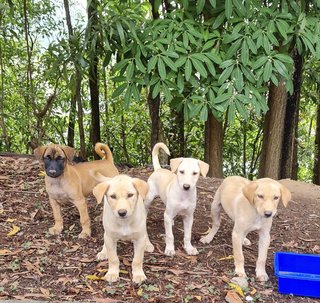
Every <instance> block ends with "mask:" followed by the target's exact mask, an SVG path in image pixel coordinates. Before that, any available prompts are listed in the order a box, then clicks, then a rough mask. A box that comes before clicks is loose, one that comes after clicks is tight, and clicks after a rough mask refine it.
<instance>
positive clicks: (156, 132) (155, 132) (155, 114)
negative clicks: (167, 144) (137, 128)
mask: <svg viewBox="0 0 320 303" xmlns="http://www.w3.org/2000/svg"><path fill="white" fill-rule="evenodd" d="M148 106H149V113H150V118H151V140H150V144H151V148H153V146H154V145H155V144H156V143H157V142H159V141H160V116H159V112H160V95H158V96H157V97H156V98H155V99H153V98H152V93H151V91H150V90H149V93H148Z"/></svg>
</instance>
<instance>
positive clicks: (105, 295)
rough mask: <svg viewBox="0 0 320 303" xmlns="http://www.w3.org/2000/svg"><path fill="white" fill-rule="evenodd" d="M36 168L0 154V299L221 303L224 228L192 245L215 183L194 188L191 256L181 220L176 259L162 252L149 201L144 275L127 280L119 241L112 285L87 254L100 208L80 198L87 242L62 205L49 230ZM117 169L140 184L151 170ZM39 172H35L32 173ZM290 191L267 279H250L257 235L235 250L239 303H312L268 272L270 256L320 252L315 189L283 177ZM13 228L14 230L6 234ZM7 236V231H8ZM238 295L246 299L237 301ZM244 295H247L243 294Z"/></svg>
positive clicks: (98, 241) (158, 223)
mask: <svg viewBox="0 0 320 303" xmlns="http://www.w3.org/2000/svg"><path fill="white" fill-rule="evenodd" d="M40 171H41V167H40V165H39V163H38V161H36V160H34V159H33V158H23V157H12V156H11V157H0V235H1V236H0V300H1V299H2V300H3V299H21V300H22V299H38V300H52V301H63V300H66V301H72V300H78V301H83V302H84V301H94V302H122V301H126V302H225V297H226V294H227V293H228V291H230V290H231V289H232V288H231V286H230V285H229V284H228V282H229V281H230V279H231V278H232V277H233V275H234V273H233V270H234V265H233V260H232V257H230V256H232V246H231V230H232V222H231V220H230V219H228V218H227V216H226V215H223V219H222V225H221V228H220V230H219V232H218V233H217V235H216V237H215V238H214V240H213V242H212V243H211V244H209V245H203V244H201V243H200V242H199V240H200V238H201V236H202V235H203V234H205V233H206V231H207V230H208V228H209V227H210V225H211V222H210V204H211V202H212V199H213V196H214V193H215V191H216V189H217V187H218V186H219V185H220V183H221V180H220V179H214V178H206V179H203V178H201V179H200V181H199V183H198V206H197V209H196V213H195V219H194V225H193V234H192V237H193V239H192V241H193V243H194V245H195V246H196V247H197V248H198V250H199V252H200V253H199V255H198V256H188V255H186V254H185V252H184V250H183V244H182V240H183V227H182V222H181V219H180V218H177V219H176V224H175V226H174V234H175V243H176V256H174V257H167V256H165V255H164V253H163V251H164V225H163V212H164V206H163V204H162V202H161V201H160V200H159V199H156V200H155V201H154V203H153V204H152V206H151V209H150V212H149V216H148V222H147V224H148V231H149V236H150V239H151V241H152V242H153V244H154V245H155V252H153V253H146V254H145V259H144V270H145V273H146V275H147V281H146V282H145V283H142V284H141V285H135V284H133V283H132V282H131V278H132V276H131V261H132V255H133V247H132V243H128V242H120V243H119V244H118V255H119V257H120V263H121V265H120V269H121V273H120V280H119V281H118V282H117V283H114V284H109V283H107V282H106V281H105V280H103V276H104V275H105V273H106V270H107V267H108V262H107V261H103V262H98V261H97V260H96V254H97V253H98V252H99V251H100V250H101V247H102V244H103V227H102V223H101V212H102V206H101V205H97V204H96V201H95V199H94V197H92V196H90V197H89V198H88V206H89V211H90V217H91V219H92V237H91V238H90V239H78V234H79V233H80V222H79V215H78V212H77V210H76V209H75V208H74V207H73V206H71V205H66V206H65V207H64V209H63V215H64V226H65V227H64V231H63V233H62V234H61V235H60V236H51V235H49V234H48V228H49V227H51V226H52V224H53V218H52V211H51V208H50V205H49V201H48V196H47V193H46V191H45V185H44V177H43V174H41V173H40ZM121 172H122V173H126V174H129V175H131V176H135V177H140V178H142V179H144V180H147V178H148V176H149V175H150V173H151V172H152V171H151V169H150V168H139V169H137V168H135V169H122V170H121ZM39 173H40V174H39ZM281 182H283V184H285V185H286V186H287V187H288V188H289V189H290V190H291V192H292V194H293V197H292V201H291V202H290V203H289V205H288V207H287V208H286V209H285V208H284V207H283V206H280V207H279V211H278V215H277V216H276V217H275V218H274V223H273V227H272V231H271V237H272V242H271V245H270V248H269V253H268V261H267V273H268V274H269V276H270V281H268V282H267V283H258V282H257V281H256V280H255V276H254V274H255V272H254V269H255V261H256V256H257V235H256V234H255V233H251V234H249V237H248V238H249V239H250V240H251V241H252V242H253V245H252V246H251V247H246V248H244V255H245V266H246V271H247V274H248V276H249V279H248V282H249V287H248V289H246V290H245V291H244V297H241V296H240V298H241V300H240V301H233V302H247V300H248V296H249V297H251V299H252V301H254V302H292V303H293V302H294V303H299V302H319V301H318V300H316V299H312V298H306V297H305V298H303V297H297V296H286V295H281V294H279V293H278V290H277V287H278V286H277V279H276V277H275V276H274V273H273V254H274V252H276V251H290V252H299V253H313V254H320V233H319V227H320V187H319V186H315V185H312V184H308V183H303V182H297V181H292V180H282V181H281ZM14 226H16V227H18V228H19V231H17V232H16V233H15V232H14V230H13V228H14ZM12 230H13V232H12V233H13V235H10V234H9V233H10V231H12ZM246 298H247V299H246ZM249 299H250V298H249Z"/></svg>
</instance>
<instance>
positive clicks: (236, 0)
mask: <svg viewBox="0 0 320 303" xmlns="http://www.w3.org/2000/svg"><path fill="white" fill-rule="evenodd" d="M233 4H234V6H235V7H236V8H237V12H239V13H240V14H241V15H242V16H245V15H246V8H245V7H244V5H243V4H242V1H241V0H233Z"/></svg>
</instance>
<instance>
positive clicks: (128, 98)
mask: <svg viewBox="0 0 320 303" xmlns="http://www.w3.org/2000/svg"><path fill="white" fill-rule="evenodd" d="M131 95H132V86H131V85H129V86H128V88H127V90H126V93H125V95H124V107H125V109H128V108H129V105H130V101H131Z"/></svg>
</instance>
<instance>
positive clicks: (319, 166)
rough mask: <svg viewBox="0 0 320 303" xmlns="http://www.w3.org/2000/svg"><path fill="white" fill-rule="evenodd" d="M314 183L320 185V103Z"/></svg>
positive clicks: (319, 105)
mask: <svg viewBox="0 0 320 303" xmlns="http://www.w3.org/2000/svg"><path fill="white" fill-rule="evenodd" d="M312 182H313V183H314V184H317V185H320V103H318V106H317V126H316V138H315V153H314V166H313V178H312Z"/></svg>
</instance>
